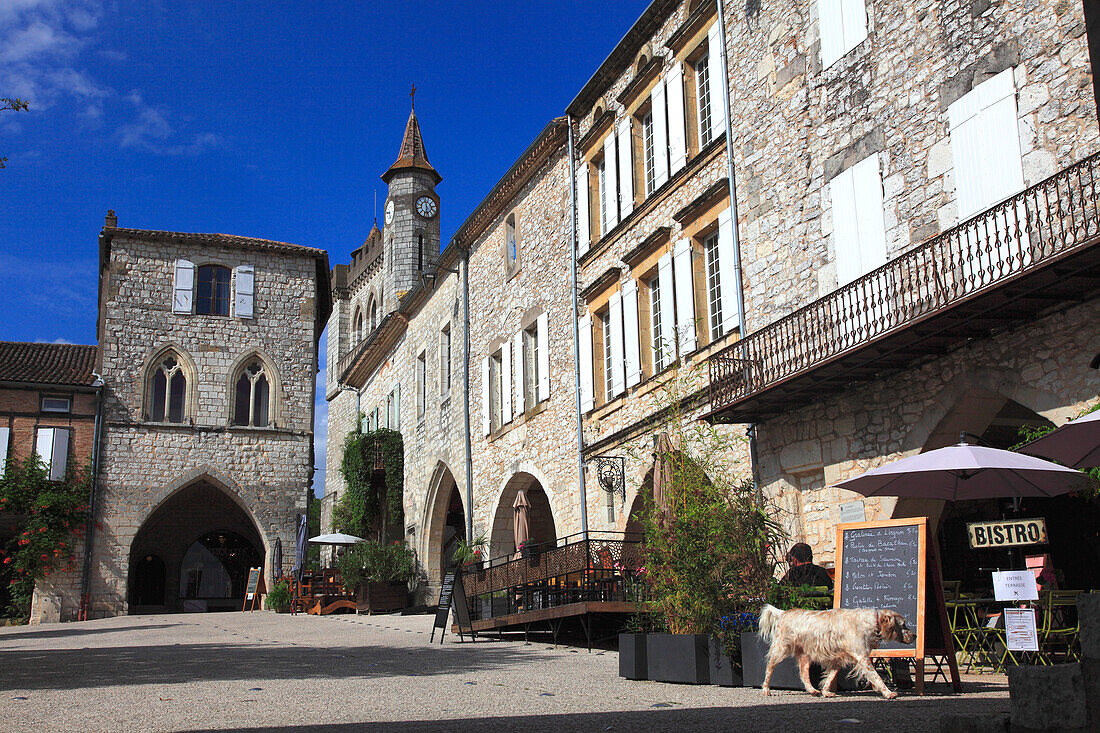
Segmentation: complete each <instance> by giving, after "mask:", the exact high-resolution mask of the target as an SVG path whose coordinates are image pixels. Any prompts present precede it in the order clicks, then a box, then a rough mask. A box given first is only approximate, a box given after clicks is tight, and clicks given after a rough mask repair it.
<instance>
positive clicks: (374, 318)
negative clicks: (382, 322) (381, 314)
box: [367, 300, 378, 333]
mask: <svg viewBox="0 0 1100 733" xmlns="http://www.w3.org/2000/svg"><path fill="white" fill-rule="evenodd" d="M376 328H378V303H376V302H375V301H373V300H372V301H371V304H370V331H367V333H373V332H374V329H376Z"/></svg>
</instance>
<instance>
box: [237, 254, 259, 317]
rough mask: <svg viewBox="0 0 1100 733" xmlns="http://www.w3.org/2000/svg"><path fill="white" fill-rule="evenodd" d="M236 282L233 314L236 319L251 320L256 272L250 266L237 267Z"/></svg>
mask: <svg viewBox="0 0 1100 733" xmlns="http://www.w3.org/2000/svg"><path fill="white" fill-rule="evenodd" d="M236 281H237V282H236V287H235V292H234V298H233V312H234V314H235V315H236V316H237V317H238V318H252V316H253V306H252V301H253V298H254V295H255V290H256V271H255V269H254V268H253V267H252V265H241V266H240V267H238V268H237V269H236Z"/></svg>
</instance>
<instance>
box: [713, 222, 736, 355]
mask: <svg viewBox="0 0 1100 733" xmlns="http://www.w3.org/2000/svg"><path fill="white" fill-rule="evenodd" d="M735 247H737V242H736V241H735V240H734V236H733V211H732V210H731V209H726V210H725V211H723V212H722V213H721V214H719V215H718V281H719V283H720V285H721V288H722V292H721V298H722V333H732V332H733V330H734V329H736V328H739V326H740V320H739V319H738V317H737V316H738V313H737V289H738V288H740V287H741V283H740V281H739V280H738V278H737V268H736V267H734V263H735V262H736V260H735V256H736V255H735V252H734V248H735Z"/></svg>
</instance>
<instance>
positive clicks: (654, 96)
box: [649, 79, 668, 188]
mask: <svg viewBox="0 0 1100 733" xmlns="http://www.w3.org/2000/svg"><path fill="white" fill-rule="evenodd" d="M649 99H650V109H651V110H652V114H653V178H654V183H653V185H654V186H655V187H656V188H660V187H661V186H663V185H664V183H665V182H666V181H667V180H668V117H667V115H668V111H667V110H666V108H665V81H664V79H661V80H660V81H658V82H657V85H656V86H654V87H653V91H652V92H651V93H650V95H649Z"/></svg>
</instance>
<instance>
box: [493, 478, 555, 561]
mask: <svg viewBox="0 0 1100 733" xmlns="http://www.w3.org/2000/svg"><path fill="white" fill-rule="evenodd" d="M520 489H526V490H527V501H528V503H529V504H530V505H531V508H530V509H529V510H528V522H529V527H530V539H531V542H533V543H536V544H540V545H543V546H553V545H554V543H555V542H556V541H557V539H558V531H557V523H556V522H555V521H554V512H553V509H551V508H550V498H549V497H548V496H547V494H546V490H545V489H544V488H543V485H542V483H541V482H540V481H539V479H538V478H536V477H535V476H534V475H533V474H530V473H527V472H526V471H520V472H518V473H516V474H513V475H512V477H511V478H510V479H508V481H507V483H505V484H504V489H503V490H502V491H501V492H500V498H499V499H498V500H497V507H496V511H495V512H494V513H493V523H492V531H491V532H490V534H489V555H490V556H491V557H494V558H495V557H499V556H501V555H510V554H512V553H514V552H515V551H516V543H515V535H514V518H515V509H514V508H513V507H512V504H514V503H515V501H516V496H517V495H518V493H519V490H520Z"/></svg>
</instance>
